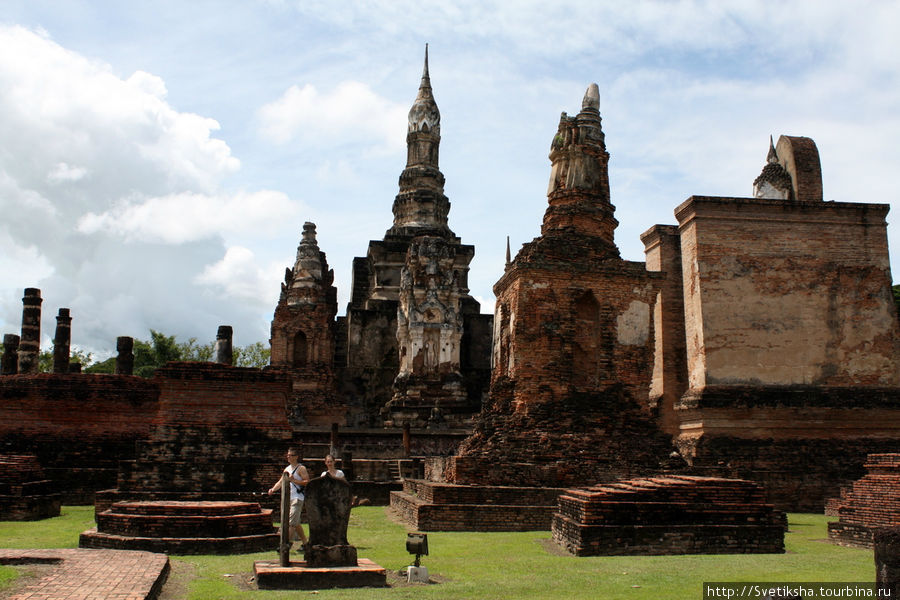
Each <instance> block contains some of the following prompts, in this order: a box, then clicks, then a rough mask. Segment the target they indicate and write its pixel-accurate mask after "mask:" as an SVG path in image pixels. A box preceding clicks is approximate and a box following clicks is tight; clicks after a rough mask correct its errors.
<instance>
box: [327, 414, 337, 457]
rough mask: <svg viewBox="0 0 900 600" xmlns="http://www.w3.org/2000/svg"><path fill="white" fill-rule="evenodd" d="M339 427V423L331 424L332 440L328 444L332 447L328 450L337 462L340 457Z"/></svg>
mask: <svg viewBox="0 0 900 600" xmlns="http://www.w3.org/2000/svg"><path fill="white" fill-rule="evenodd" d="M339 427H340V426H339V425H338V424H337V423H332V424H331V440H330V443H329V444H328V445H329V446H330V447H329V449H328V451H329V453H330V454H331V455H332V456H333V457H334V459H335V460H337V457H338V454H339V453H338V429H339Z"/></svg>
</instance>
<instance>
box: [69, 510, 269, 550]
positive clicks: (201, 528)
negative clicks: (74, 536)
mask: <svg viewBox="0 0 900 600" xmlns="http://www.w3.org/2000/svg"><path fill="white" fill-rule="evenodd" d="M79 546H80V547H82V548H113V549H119V550H149V551H151V552H167V553H170V554H238V553H243V552H259V551H262V550H275V549H276V548H277V547H278V534H277V533H276V532H275V529H274V527H273V526H272V511H271V510H269V509H261V508H260V506H259V504H256V503H251V502H189V501H180V502H179V501H159V502H117V503H115V504H113V505H112V507H111V508H110V509H109V510H106V511H103V512H102V513H100V514H99V515H97V528H96V529H90V530H88V531H85V532H84V533H82V534H81V538H80V540H79Z"/></svg>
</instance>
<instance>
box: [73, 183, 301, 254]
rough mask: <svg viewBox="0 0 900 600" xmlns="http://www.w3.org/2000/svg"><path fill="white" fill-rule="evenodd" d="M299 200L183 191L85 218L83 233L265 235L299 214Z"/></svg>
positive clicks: (135, 237) (139, 237) (173, 239)
mask: <svg viewBox="0 0 900 600" xmlns="http://www.w3.org/2000/svg"><path fill="white" fill-rule="evenodd" d="M300 208H301V206H300V204H299V203H296V202H292V201H291V200H290V199H289V198H288V197H287V196H286V195H285V194H283V193H281V192H275V191H271V190H262V191H259V192H243V193H239V194H234V195H227V196H226V195H218V196H210V195H206V194H198V193H194V192H180V193H175V194H169V195H166V196H160V197H156V198H149V199H146V200H125V201H123V202H121V203H119V204H117V205H116V206H114V207H113V208H111V209H110V210H108V211H105V212H103V213H99V214H98V213H88V214H86V215H84V216H83V217H81V218H80V219H79V220H78V223H77V229H78V231H79V232H81V233H85V234H93V233H97V232H100V231H102V232H106V233H110V234H114V235H118V236H121V237H124V238H126V240H128V241H142V242H163V243H166V244H182V243H184V242H190V241H196V240H202V239H205V238H208V237H212V236H216V235H227V234H238V233H240V234H244V235H246V234H260V235H262V234H265V233H266V232H267V231H269V230H271V228H272V223H273V222H274V223H280V222H283V221H293V220H296V219H298V218H299V215H300Z"/></svg>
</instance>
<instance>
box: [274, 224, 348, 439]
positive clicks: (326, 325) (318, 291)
mask: <svg viewBox="0 0 900 600" xmlns="http://www.w3.org/2000/svg"><path fill="white" fill-rule="evenodd" d="M333 282H334V271H332V270H330V269H329V268H328V261H327V260H326V258H325V253H324V252H322V251H321V250H319V245H318V242H317V241H316V226H315V224H313V223H309V222H307V223H304V224H303V237H302V239H301V240H300V245H299V246H298V247H297V259H296V261H295V262H294V266H293V268H289V269H285V274H284V283H283V284H282V285H281V297H280V298H279V300H278V306H277V307H276V308H275V317H274V318H273V319H272V337H271V339H270V340H269V343H270V344H271V346H272V356H271V364H272V367H274V368H277V369H281V370H286V371H288V372H290V373H291V375H292V378H293V381H294V384H293V389H294V393H293V397H292V407H291V408H292V413H293V414H292V417H293V420H294V421H300V422H305V423H308V424H323V425H330V424H331V423H334V422H343V420H344V409H343V407H340V406H336V405H335V379H334V335H335V327H334V317H335V315H336V314H337V289H336V288H335V287H334V285H332V284H333Z"/></svg>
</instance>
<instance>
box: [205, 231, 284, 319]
mask: <svg viewBox="0 0 900 600" xmlns="http://www.w3.org/2000/svg"><path fill="white" fill-rule="evenodd" d="M279 268H283V267H278V266H275V265H270V267H269V268H267V269H261V268H260V267H259V266H258V261H257V259H256V256H254V254H253V252H252V251H251V250H249V249H247V248H244V247H241V246H232V247H231V248H228V250H227V251H226V252H225V256H223V257H222V259H221V260H220V261H218V262H216V263H214V264H211V265H207V267H206V268H205V269H204V270H203V272H202V273H200V274H199V275H198V276H197V277H196V278H195V281H196V282H197V283H200V284H203V285H208V286H212V287H215V288H218V289H221V290H222V291H223V292H224V293H225V295H226V296H228V297H229V299H231V300H234V301H244V302H246V301H250V302H253V303H254V304H256V305H257V306H259V307H268V306H269V305H270V303H271V300H272V294H273V292H274V291H277V290H278V286H279V281H280V277H279V273H280V272H283V271H279ZM272 308H274V306H272Z"/></svg>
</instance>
